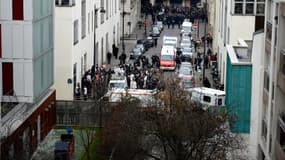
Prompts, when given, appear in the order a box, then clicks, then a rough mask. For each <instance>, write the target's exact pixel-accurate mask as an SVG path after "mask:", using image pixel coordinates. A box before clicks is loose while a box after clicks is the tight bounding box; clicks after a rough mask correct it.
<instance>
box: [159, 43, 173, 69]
mask: <svg viewBox="0 0 285 160" xmlns="http://www.w3.org/2000/svg"><path fill="white" fill-rule="evenodd" d="M175 68H176V52H175V49H174V47H173V46H163V47H162V49H161V53H160V69H162V70H175Z"/></svg>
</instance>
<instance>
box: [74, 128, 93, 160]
mask: <svg viewBox="0 0 285 160" xmlns="http://www.w3.org/2000/svg"><path fill="white" fill-rule="evenodd" d="M78 135H79V138H80V142H81V145H82V146H83V148H84V151H85V153H86V157H87V160H91V159H92V157H93V155H92V151H91V148H90V146H91V144H92V143H93V140H94V137H95V135H96V130H95V128H94V127H82V128H81V129H79V130H78Z"/></svg>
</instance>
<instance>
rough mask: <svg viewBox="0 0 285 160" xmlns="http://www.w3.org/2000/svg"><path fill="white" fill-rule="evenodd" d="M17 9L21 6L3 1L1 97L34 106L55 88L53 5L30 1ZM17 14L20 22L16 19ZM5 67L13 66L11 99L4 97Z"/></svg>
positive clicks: (0, 10) (0, 13)
mask: <svg viewBox="0 0 285 160" xmlns="http://www.w3.org/2000/svg"><path fill="white" fill-rule="evenodd" d="M13 6H14V7H15V6H17V5H16V4H14V5H13V1H10V0H1V1H0V25H1V39H2V45H1V46H2V47H1V52H2V57H0V64H1V65H0V82H1V85H0V97H2V100H3V101H15V102H28V103H34V102H37V101H38V100H39V99H40V97H41V96H43V94H45V93H46V92H47V90H48V89H49V87H50V86H51V85H52V84H53V37H52V35H53V20H52V19H53V1H51V0H46V1H32V0H26V1H23V6H20V5H19V6H18V7H19V8H20V10H16V9H13ZM21 9H22V12H21ZM16 14H18V15H20V18H19V17H18V18H15V17H16V16H15V15H16ZM21 15H22V16H21ZM4 63H10V64H11V65H12V66H13V68H12V71H11V72H12V75H13V78H12V79H13V82H11V83H12V86H13V87H12V89H11V92H13V95H9V96H7V95H6V94H5V93H3V86H5V84H4V82H3V81H4V80H3V78H4V77H3V75H2V74H3V68H2V67H3V65H4ZM5 76H6V75H5Z"/></svg>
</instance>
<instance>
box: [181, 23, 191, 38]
mask: <svg viewBox="0 0 285 160" xmlns="http://www.w3.org/2000/svg"><path fill="white" fill-rule="evenodd" d="M191 32H192V23H191V22H185V21H184V22H183V23H182V29H181V34H183V33H187V34H189V35H191Z"/></svg>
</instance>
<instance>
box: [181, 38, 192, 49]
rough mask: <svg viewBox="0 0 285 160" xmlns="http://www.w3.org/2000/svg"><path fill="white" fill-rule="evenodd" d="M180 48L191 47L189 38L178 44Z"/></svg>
mask: <svg viewBox="0 0 285 160" xmlns="http://www.w3.org/2000/svg"><path fill="white" fill-rule="evenodd" d="M180 47H181V48H189V47H191V40H190V38H188V39H182V40H181V42H180Z"/></svg>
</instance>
